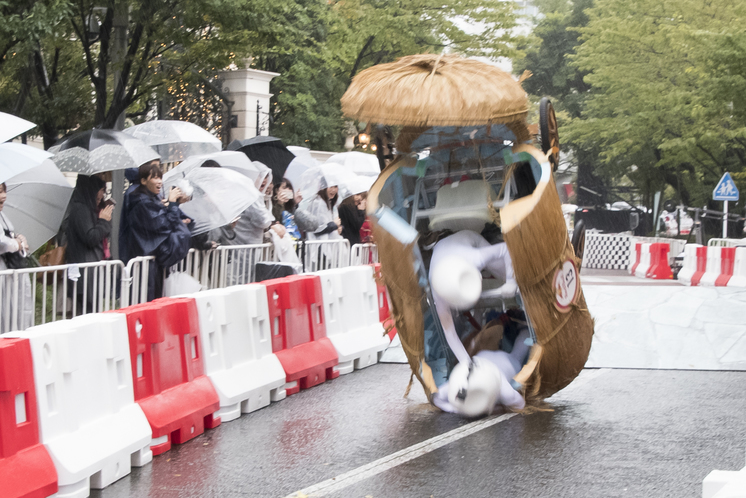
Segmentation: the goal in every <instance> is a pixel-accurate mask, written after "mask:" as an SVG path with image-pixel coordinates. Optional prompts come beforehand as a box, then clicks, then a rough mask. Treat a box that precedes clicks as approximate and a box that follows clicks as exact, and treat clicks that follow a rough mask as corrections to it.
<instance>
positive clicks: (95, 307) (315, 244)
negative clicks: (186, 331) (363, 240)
mask: <svg viewBox="0 0 746 498" xmlns="http://www.w3.org/2000/svg"><path fill="white" fill-rule="evenodd" d="M296 251H297V252H298V253H299V256H300V257H301V258H302V260H303V263H304V271H305V272H307V273H308V272H315V271H319V270H327V269H330V268H342V267H346V266H355V265H365V264H373V263H377V262H378V248H377V247H376V245H375V244H355V245H354V246H352V248H350V244H349V242H348V241H347V240H344V239H342V240H315V241H306V242H298V243H297V244H296ZM154 260H155V258H154V257H153V256H140V257H137V258H133V259H131V260H130V261H129V262H128V263H127V265H126V266H125V265H124V263H122V262H121V261H118V260H114V261H99V262H96V263H82V264H78V265H75V264H68V265H59V266H42V267H38V268H24V269H18V270H4V271H0V333H4V332H9V331H13V330H23V329H25V328H27V327H30V326H33V325H37V324H40V323H46V322H49V321H55V320H62V319H65V318H72V317H75V316H78V315H82V314H87V313H98V312H102V311H109V310H114V309H119V308H124V307H127V306H130V305H133V304H139V303H144V302H147V300H148V279H149V277H150V271H151V267H150V262H151V261H154ZM271 261H277V259H276V257H275V251H274V246H273V245H272V244H255V245H243V246H220V247H218V248H217V249H211V250H208V251H197V250H195V249H191V250H190V251H189V253H188V254H187V257H186V258H184V259H183V260H182V261H180V262H179V263H177V264H176V265H174V266H172V267H171V268H169V269H168V271H166V272H165V274H164V275H162V276H160V277H159V278H165V277H167V276H168V275H169V274H173V273H175V272H182V273H185V274H187V275H189V276H190V277H192V278H194V279H195V280H197V281H198V282H199V283H200V285H201V286H202V288H203V289H205V290H208V289H216V288H222V287H228V286H231V285H240V284H246V283H251V282H254V281H255V280H256V269H255V266H256V263H259V262H271ZM71 277H73V278H75V280H73V279H71Z"/></svg>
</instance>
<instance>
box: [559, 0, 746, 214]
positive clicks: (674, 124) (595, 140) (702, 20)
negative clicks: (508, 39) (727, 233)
mask: <svg viewBox="0 0 746 498" xmlns="http://www.w3.org/2000/svg"><path fill="white" fill-rule="evenodd" d="M587 14H588V16H589V19H590V21H589V23H588V25H587V26H586V27H584V28H581V29H580V33H581V34H582V38H581V40H582V45H580V46H579V47H577V48H576V54H575V55H574V56H573V60H574V63H575V65H576V67H577V68H578V69H579V70H580V71H582V72H585V73H587V75H586V76H585V82H586V83H588V84H589V85H590V86H591V91H590V92H589V94H588V96H587V98H586V99H585V102H584V106H583V110H582V113H581V116H580V117H579V118H576V119H575V120H573V122H572V123H571V124H570V126H568V127H566V130H567V131H568V132H569V135H568V136H569V138H570V139H571V140H572V141H574V142H576V143H580V144H586V145H587V146H589V147H591V146H593V147H598V148H599V149H600V150H601V154H600V156H599V159H600V161H599V163H598V165H597V168H596V170H597V172H599V173H601V174H604V175H605V176H606V177H608V178H610V179H614V180H619V179H620V178H623V177H626V178H628V179H630V180H631V181H632V182H634V184H635V185H637V186H638V187H639V188H641V189H642V190H643V191H644V192H646V193H647V194H648V196H650V195H651V194H652V192H654V191H656V190H661V189H663V188H665V186H666V185H669V186H670V187H672V188H673V189H675V190H676V192H677V194H678V197H679V198H680V199H681V200H682V201H683V202H684V203H686V204H694V205H703V204H705V203H706V202H707V201H708V200H709V198H710V195H711V192H712V188H713V187H714V185H715V183H716V182H717V181H718V180H719V179H720V177H721V176H722V174H723V173H724V172H725V171H731V172H734V173H736V174H735V175H734V176H735V177H736V178H737V179H740V180H743V179H744V173H743V172H744V169H745V167H746V97H745V95H746V64H745V61H746V31H744V28H743V21H744V19H746V4H744V3H743V2H739V1H736V0H710V1H706V2H701V1H696V0H676V1H673V0H652V1H651V0H624V1H622V0H596V3H595V6H594V7H593V8H592V9H589V10H588V11H587ZM737 181H739V180H737ZM739 186H740V187H741V188H743V187H746V185H745V184H744V182H743V181H741V182H740V183H739Z"/></svg>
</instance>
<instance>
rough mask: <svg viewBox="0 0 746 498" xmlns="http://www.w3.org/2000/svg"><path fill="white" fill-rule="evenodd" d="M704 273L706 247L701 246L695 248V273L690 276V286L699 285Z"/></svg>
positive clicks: (705, 269)
mask: <svg viewBox="0 0 746 498" xmlns="http://www.w3.org/2000/svg"><path fill="white" fill-rule="evenodd" d="M705 271H707V246H702V247H698V248H697V271H695V272H694V275H692V286H695V285H699V281H700V280H702V275H704V274H705Z"/></svg>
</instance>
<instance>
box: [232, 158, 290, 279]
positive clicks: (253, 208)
mask: <svg viewBox="0 0 746 498" xmlns="http://www.w3.org/2000/svg"><path fill="white" fill-rule="evenodd" d="M253 164H255V165H256V166H257V167H258V168H259V169H260V171H259V176H258V177H257V178H256V179H255V180H254V185H255V186H256V188H257V189H258V190H259V192H261V193H262V195H261V196H259V198H258V199H257V200H256V201H254V203H253V204H252V205H250V206H249V207H248V208H246V209H245V210H244V212H243V213H241V216H240V217H239V219H238V221H237V222H235V223H232V224H231V225H229V226H227V227H223V228H222V229H221V230H222V234H221V236H220V237H219V238H218V242H219V243H221V244H224V245H232V246H241V245H254V244H262V243H264V234H265V233H266V232H267V230H269V229H270V227H271V228H272V229H273V230H275V232H276V233H277V234H278V235H279V236H280V237H283V236H284V235H285V227H284V226H283V225H282V224H281V223H278V222H276V221H275V218H274V216H272V212H271V211H270V210H269V209H267V204H266V202H267V199H266V195H265V194H266V192H267V190H268V189H269V188H271V185H272V170H271V169H269V168H268V167H267V166H265V165H263V164H261V163H257V162H254V163H253ZM270 192H271V190H270ZM246 251H248V250H239V251H238V252H235V253H233V254H232V256H231V260H230V262H229V266H228V270H227V271H228V281H229V282H230V283H231V284H241V283H249V282H250V281H251V278H250V274H251V267H252V266H253V264H254V261H253V260H252V259H251V257H250V255H249V253H247V252H246Z"/></svg>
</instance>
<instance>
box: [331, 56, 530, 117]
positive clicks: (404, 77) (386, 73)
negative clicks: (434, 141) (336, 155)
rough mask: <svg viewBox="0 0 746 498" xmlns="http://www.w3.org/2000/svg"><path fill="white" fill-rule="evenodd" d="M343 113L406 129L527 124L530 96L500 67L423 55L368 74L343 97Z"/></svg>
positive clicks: (360, 76)
mask: <svg viewBox="0 0 746 498" xmlns="http://www.w3.org/2000/svg"><path fill="white" fill-rule="evenodd" d="M342 112H343V113H344V114H345V115H346V116H348V117H351V118H355V119H358V120H360V121H366V122H371V123H385V124H389V125H405V126H425V127H429V126H469V125H485V124H491V123H512V122H522V123H525V120H526V115H527V113H528V97H527V95H526V92H525V91H524V90H523V89H522V88H521V85H520V84H519V83H518V82H517V81H515V80H514V79H513V77H512V76H511V75H510V74H508V73H506V72H505V71H502V70H501V69H499V68H497V67H496V66H492V65H490V64H486V63H484V62H480V61H476V60H472V59H465V58H463V57H460V56H458V55H437V54H420V55H410V56H407V57H402V58H400V59H399V60H397V61H395V62H391V63H389V64H379V65H376V66H373V67H370V68H368V69H366V70H364V71H362V72H361V73H360V74H358V75H357V76H356V77H355V78H354V79H353V80H352V83H351V84H350V87H349V88H348V89H347V91H346V92H345V94H344V96H342ZM524 126H525V125H524Z"/></svg>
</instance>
